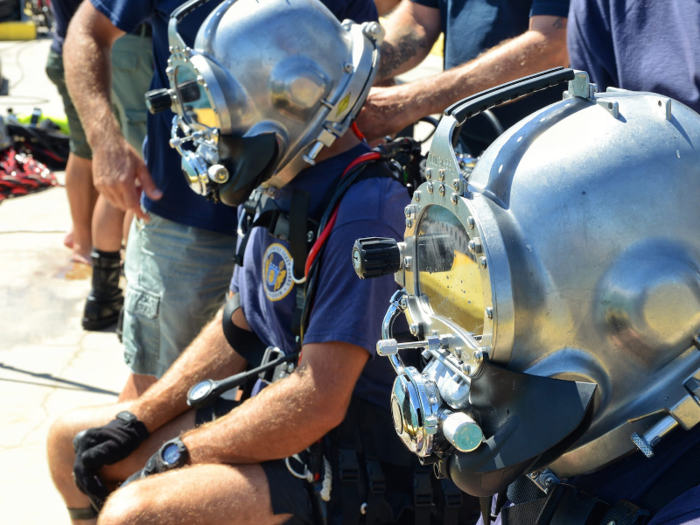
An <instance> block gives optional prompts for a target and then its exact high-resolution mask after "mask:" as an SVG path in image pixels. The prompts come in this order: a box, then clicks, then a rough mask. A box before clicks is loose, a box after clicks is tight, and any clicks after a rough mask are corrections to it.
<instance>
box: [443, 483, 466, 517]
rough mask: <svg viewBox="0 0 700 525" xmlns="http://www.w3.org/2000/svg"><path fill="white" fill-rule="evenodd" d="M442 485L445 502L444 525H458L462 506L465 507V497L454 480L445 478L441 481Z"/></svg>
mask: <svg viewBox="0 0 700 525" xmlns="http://www.w3.org/2000/svg"><path fill="white" fill-rule="evenodd" d="M440 483H441V485H442V497H443V500H444V501H443V505H444V508H443V511H442V523H443V524H444V525H457V524H458V523H459V512H460V510H461V509H462V505H464V495H463V494H462V491H461V490H459V487H457V485H455V484H454V482H453V481H452V480H449V479H447V478H445V479H443V480H440Z"/></svg>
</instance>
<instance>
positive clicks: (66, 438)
mask: <svg viewBox="0 0 700 525" xmlns="http://www.w3.org/2000/svg"><path fill="white" fill-rule="evenodd" d="M129 406H130V404H129V403H118V404H114V405H108V406H104V407H92V408H85V409H80V410H75V411H73V412H70V413H68V414H66V415H64V416H63V417H61V418H59V419H58V420H57V421H56V422H54V424H53V425H51V429H50V430H49V437H48V440H47V456H48V461H49V470H50V472H51V477H52V479H53V482H54V485H55V486H56V489H57V490H58V491H59V492H60V494H61V496H62V497H63V500H64V501H65V503H66V507H68V508H73V509H84V508H88V507H89V506H90V501H89V499H88V497H87V496H86V495H85V494H83V493H82V492H80V490H79V489H78V487H77V486H76V485H75V482H74V481H73V463H75V453H74V451H73V438H74V437H75V435H76V434H77V433H78V432H80V431H81V430H85V429H87V428H92V427H99V426H103V425H106V424H107V423H109V422H110V421H111V420H112V419H114V417H115V416H116V415H117V414H118V413H119V412H122V411H124V410H128V409H129ZM192 427H194V411H192V410H191V411H189V412H186V413H185V414H183V415H181V416H179V417H178V418H176V419H175V420H173V421H171V422H170V423H168V424H167V425H164V426H163V427H162V428H160V429H158V430H157V431H156V432H154V433H153V434H152V435H151V437H150V438H149V439H148V440H146V441H145V442H144V443H143V444H142V445H141V446H140V447H139V448H138V450H136V452H134V453H133V454H132V455H131V456H129V457H128V458H127V459H126V460H124V461H120V462H119V463H116V464H114V465H109V466H107V467H105V468H103V469H102V470H101V471H100V479H102V480H103V481H104V482H105V483H107V486H113V487H116V486H117V484H118V483H121V482H122V481H124V480H125V479H126V478H127V477H129V476H130V475H131V474H133V473H134V472H136V471H137V470H139V469H140V468H142V467H143V466H144V465H145V464H146V461H147V460H148V458H149V457H151V456H152V455H153V454H154V453H155V452H156V451H157V450H158V448H159V447H160V446H161V445H162V444H163V443H164V442H165V441H167V440H168V439H172V438H173V437H175V436H178V435H180V434H181V433H182V432H184V431H185V430H188V429H190V428H192ZM94 523H95V520H77V521H73V524H74V525H89V524H94Z"/></svg>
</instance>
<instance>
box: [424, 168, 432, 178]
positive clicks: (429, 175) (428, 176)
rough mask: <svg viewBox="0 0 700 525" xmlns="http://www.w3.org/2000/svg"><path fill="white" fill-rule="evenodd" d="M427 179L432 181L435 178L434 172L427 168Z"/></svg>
mask: <svg viewBox="0 0 700 525" xmlns="http://www.w3.org/2000/svg"><path fill="white" fill-rule="evenodd" d="M425 178H426V179H427V180H430V179H432V178H433V170H432V169H431V168H426V169H425Z"/></svg>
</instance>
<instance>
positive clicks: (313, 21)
mask: <svg viewBox="0 0 700 525" xmlns="http://www.w3.org/2000/svg"><path fill="white" fill-rule="evenodd" d="M202 3H203V0H193V1H191V2H188V3H187V4H185V5H183V6H182V7H181V8H179V9H178V10H177V11H175V12H174V13H173V14H172V16H171V19H170V25H169V28H168V37H169V41H170V51H171V56H170V58H169V60H168V68H167V75H168V79H169V81H170V85H171V87H170V89H168V90H167V91H166V92H165V93H161V94H160V95H159V96H160V99H158V98H157V97H156V96H155V95H154V96H151V107H152V108H153V107H154V106H157V105H158V104H157V102H158V100H162V101H163V104H162V105H163V106H166V107H172V109H173V111H174V112H175V113H176V117H175V118H174V119H173V126H172V133H171V141H170V143H171V145H172V146H173V147H174V148H176V149H177V150H178V152H179V153H180V155H181V156H182V169H183V172H184V174H185V177H186V179H187V182H188V184H189V185H190V187H191V188H192V189H193V190H194V191H195V192H197V193H199V194H202V195H205V196H208V197H211V198H214V199H218V200H221V201H222V202H223V203H225V204H228V205H231V206H235V205H238V204H241V203H242V202H244V201H245V199H246V198H247V197H248V195H249V194H250V192H251V191H252V190H253V189H254V188H255V187H257V186H258V185H260V184H261V183H263V182H265V181H266V180H268V179H269V178H270V177H272V176H273V175H274V174H276V173H280V171H281V170H285V171H284V173H285V176H286V177H289V178H291V177H292V176H294V175H296V174H297V173H298V172H299V171H300V170H301V169H302V168H303V167H304V165H305V164H313V163H314V158H315V157H316V155H318V153H319V152H320V150H321V149H322V148H323V147H324V146H330V145H331V144H333V141H334V140H335V139H336V138H337V137H340V136H342V135H343V133H345V131H346V130H347V129H348V128H349V127H350V125H351V123H352V121H353V119H354V118H355V116H356V115H357V113H358V112H359V110H360V108H361V106H362V104H363V103H364V100H365V97H366V96H367V93H368V91H369V88H370V87H371V85H372V82H373V80H374V77H375V75H376V71H377V66H378V64H379V46H380V45H381V41H382V38H383V34H384V33H383V30H382V28H381V26H380V25H379V24H377V23H376V22H368V23H365V24H362V25H359V24H355V23H353V22H351V21H349V20H346V21H344V22H343V23H342V24H341V23H340V22H338V20H336V18H335V17H334V16H333V14H332V13H331V12H330V11H329V10H328V9H327V8H326V7H325V6H324V5H323V4H321V3H320V2H318V1H317V0H227V1H225V2H223V3H222V4H221V5H220V6H219V7H217V8H216V9H215V10H214V11H213V12H212V13H211V14H210V15H209V17H208V18H207V19H206V20H205V22H204V24H203V25H202V26H201V28H200V29H199V32H198V33H197V38H196V40H195V46H194V49H190V48H189V47H187V46H186V45H185V44H184V43H183V41H182V39H181V37H180V35H179V34H178V32H177V25H178V22H179V21H180V20H181V19H182V18H183V17H185V16H186V15H187V14H188V13H189V12H191V11H192V10H193V9H195V8H197V7H198V6H199V5H201V4H202Z"/></svg>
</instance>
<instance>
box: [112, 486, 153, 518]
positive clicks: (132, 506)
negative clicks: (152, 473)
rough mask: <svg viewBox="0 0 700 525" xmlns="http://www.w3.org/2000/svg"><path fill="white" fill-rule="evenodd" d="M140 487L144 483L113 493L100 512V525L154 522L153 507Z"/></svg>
mask: <svg viewBox="0 0 700 525" xmlns="http://www.w3.org/2000/svg"><path fill="white" fill-rule="evenodd" d="M140 485H143V483H141V482H135V483H132V484H131V485H129V486H127V487H124V488H122V489H119V490H118V491H116V492H115V493H113V494H112V495H111V496H110V497H109V499H107V503H106V504H105V506H104V507H103V508H102V511H101V512H100V518H99V521H98V524H99V525H116V524H119V523H121V524H124V523H128V524H129V525H137V524H139V523H149V522H152V518H153V516H152V515H151V511H152V506H151V505H149V502H148V498H147V497H146V495H145V494H144V491H143V490H139V486H140Z"/></svg>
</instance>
